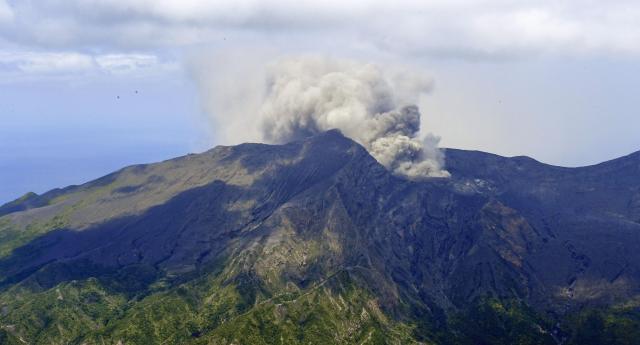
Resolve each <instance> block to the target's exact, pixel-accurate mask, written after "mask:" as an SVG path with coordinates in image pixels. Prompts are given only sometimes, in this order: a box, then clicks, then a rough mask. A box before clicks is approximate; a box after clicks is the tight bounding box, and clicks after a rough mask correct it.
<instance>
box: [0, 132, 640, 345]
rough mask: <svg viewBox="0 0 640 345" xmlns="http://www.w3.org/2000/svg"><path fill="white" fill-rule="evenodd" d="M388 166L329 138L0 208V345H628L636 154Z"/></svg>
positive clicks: (639, 238)
mask: <svg viewBox="0 0 640 345" xmlns="http://www.w3.org/2000/svg"><path fill="white" fill-rule="evenodd" d="M444 151H445V156H446V169H447V171H448V172H449V173H450V174H451V176H450V177H448V178H435V177H434V178H427V179H422V180H420V181H411V180H407V179H404V178H401V177H398V176H394V175H393V174H391V173H390V172H389V171H387V169H385V168H384V167H383V166H382V165H380V164H379V163H378V162H377V161H376V160H375V159H374V158H373V157H372V156H371V155H370V154H369V153H368V152H367V151H366V150H365V149H364V148H363V147H362V146H360V145H359V144H357V143H355V142H354V141H352V140H351V139H349V138H347V137H345V136H343V135H342V134H341V133H340V132H339V131H337V130H331V131H327V132H324V133H321V134H318V135H315V136H313V137H309V138H306V139H303V140H299V141H295V142H292V143H288V144H284V145H266V144H241V145H238V146H218V147H216V148H214V149H212V150H209V151H207V152H204V153H201V154H191V155H187V156H183V157H179V158H175V159H171V160H167V161H164V162H160V163H155V164H148V165H135V166H130V167H126V168H124V169H122V170H119V171H117V172H114V173H112V174H110V175H107V176H104V177H102V178H100V179H97V180H95V181H92V182H89V183H86V184H83V185H79V186H70V187H66V188H62V189H55V190H52V191H49V192H47V193H44V194H42V195H36V194H34V193H29V194H26V195H25V196H24V197H22V198H20V199H18V200H15V201H13V202H10V203H8V204H5V205H4V206H2V207H0V216H1V217H0V327H1V328H0V340H1V341H0V342H2V343H4V344H24V343H29V344H412V343H415V344H418V343H420V344H516V343H517V344H583V345H584V344H634V343H635V344H637V341H638V340H637V339H640V334H639V333H640V331H639V330H640V250H639V249H640V152H636V153H634V154H631V155H628V156H626V157H622V158H618V159H614V160H611V161H608V162H604V163H601V164H597V165H593V166H587V167H580V168H564V167H557V166H551V165H547V164H543V163H540V162H538V161H536V160H534V159H532V158H528V157H511V158H507V157H501V156H497V155H493V154H489V153H484V152H478V151H465V150H457V149H445V150H444Z"/></svg>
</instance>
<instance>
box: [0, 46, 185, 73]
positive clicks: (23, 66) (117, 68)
mask: <svg viewBox="0 0 640 345" xmlns="http://www.w3.org/2000/svg"><path fill="white" fill-rule="evenodd" d="M177 68H178V67H177V66H176V64H175V63H171V62H164V61H161V60H160V59H159V58H158V57H157V56H155V55H150V54H96V55H91V54H82V53H76V52H68V51H66V52H46V51H44V52H43V51H0V77H8V76H10V77H11V78H10V79H11V80H15V79H16V78H17V79H20V77H19V75H20V74H22V75H24V76H25V77H28V79H29V80H32V79H33V78H38V77H47V78H49V77H56V76H63V77H69V76H82V77H85V76H88V75H101V74H123V75H129V76H149V75H154V74H163V73H165V72H167V71H173V70H176V69H177Z"/></svg>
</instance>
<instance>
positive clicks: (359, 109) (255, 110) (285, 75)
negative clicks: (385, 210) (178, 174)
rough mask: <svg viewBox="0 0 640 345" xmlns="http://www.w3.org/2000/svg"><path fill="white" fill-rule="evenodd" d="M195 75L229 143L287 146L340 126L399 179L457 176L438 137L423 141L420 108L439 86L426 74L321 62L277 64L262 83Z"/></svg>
mask: <svg viewBox="0 0 640 345" xmlns="http://www.w3.org/2000/svg"><path fill="white" fill-rule="evenodd" d="M200 65H201V64H200ZM232 70H233V69H232ZM195 71H196V72H199V73H198V74H197V75H198V79H197V80H198V81H199V83H198V84H199V85H200V89H201V95H202V96H203V97H204V100H205V103H204V105H205V110H207V112H208V113H210V114H211V115H213V119H214V122H215V125H217V128H222V132H223V133H218V134H219V135H222V136H223V137H224V138H227V139H230V137H234V136H236V135H243V137H244V138H243V139H246V140H251V139H253V140H255V139H258V140H262V141H265V142H269V143H286V142H289V141H293V140H298V139H301V138H305V137H308V136H311V135H314V134H317V133H320V132H323V131H326V130H329V129H334V128H337V129H340V130H341V131H342V133H343V134H344V135H346V136H348V137H350V138H352V139H354V140H355V141H357V142H358V143H360V144H361V145H363V146H364V147H365V148H366V149H367V150H368V151H369V153H370V154H371V155H372V156H373V157H374V158H376V159H377V160H378V162H380V163H381V164H382V165H384V166H385V167H387V168H388V169H389V170H390V171H392V172H393V173H394V174H396V175H400V176H404V177H407V178H410V179H420V178H425V177H447V176H449V173H448V172H447V171H445V170H443V161H444V156H443V154H442V151H440V150H439V149H438V146H437V145H438V138H436V137H434V136H432V135H428V136H427V137H426V138H425V139H420V138H419V132H420V117H421V114H420V111H419V109H418V107H417V106H416V105H414V104H415V102H416V101H417V99H418V97H419V95H420V94H422V93H424V92H427V91H428V90H429V89H430V87H431V82H430V80H429V79H428V78H424V77H422V76H420V75H419V74H416V73H410V72H409V71H401V70H393V71H391V70H384V69H383V68H382V67H380V66H378V65H375V64H367V63H360V62H357V61H352V60H337V59H328V58H317V57H298V58H289V59H282V60H279V61H277V62H276V63H273V64H270V65H268V66H266V67H265V68H264V69H261V70H260V72H256V73H254V77H256V76H257V78H256V80H259V84H255V82H247V81H244V82H238V79H232V78H229V77H222V78H221V77H220V75H217V76H214V79H213V81H212V79H210V78H208V77H207V74H206V73H204V74H203V73H200V72H201V68H196V69H195ZM216 77H217V78H216ZM212 93H216V94H217V95H212ZM229 96H233V97H232V98H233V99H232V101H233V102H235V103H233V104H232V105H231V104H229V101H230V100H231V99H229V98H228V97H229ZM221 97H226V98H227V99H226V100H223V99H220V98H221ZM220 104H227V109H224V107H221V106H220ZM238 104H242V105H241V106H238ZM252 124H257V125H255V126H254V125H252ZM249 127H252V128H249ZM240 132H242V133H240ZM248 133H253V134H248ZM247 135H250V136H259V137H260V138H247V137H246V136H247Z"/></svg>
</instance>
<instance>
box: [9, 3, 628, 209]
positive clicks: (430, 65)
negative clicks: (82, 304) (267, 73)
mask: <svg viewBox="0 0 640 345" xmlns="http://www.w3.org/2000/svg"><path fill="white" fill-rule="evenodd" d="M638 17H640V4H638V3H637V2H636V1H616V2H615V3H614V2H610V3H609V2H602V1H506V0H486V1H457V0H456V1H419V2H418V1H415V2H414V1H398V2H393V5H391V4H390V3H389V2H382V1H366V2H365V1H353V2H337V1H336V2H333V1H323V2H316V3H313V2H304V3H302V2H294V1H239V2H228V1H225V2H221V1H198V0H182V1H178V0H157V1H151V0H129V1H116V0H40V1H12V0H0V203H3V202H6V201H9V200H12V199H14V198H17V197H19V196H20V195H22V194H24V193H26V192H28V191H35V192H37V193H42V192H45V191H47V190H49V189H51V188H54V187H63V186H66V185H69V184H79V183H83V182H86V181H88V180H91V179H94V178H97V177H99V176H102V175H104V174H107V173H109V172H111V171H113V170H116V169H118V168H121V167H123V166H125V165H129V164H134V163H145V162H154V161H158V160H162V159H168V158H171V157H174V156H177V155H182V154H186V153H189V152H200V151H203V150H206V149H207V148H209V147H211V146H213V145H216V144H227V143H234V142H233V140H230V139H229V138H224V137H223V136H222V135H220V133H221V132H223V131H224V127H225V123H224V122H223V121H219V119H220V118H223V119H224V116H226V115H224V114H223V115H222V116H220V115H217V116H215V117H216V118H217V119H218V121H217V122H211V121H210V118H211V114H209V112H211V109H210V108H211V107H208V106H207V103H208V102H211V99H213V100H214V101H215V100H219V99H220V97H209V96H210V95H209V94H208V93H211V92H223V93H224V95H225V97H226V102H225V104H231V105H234V104H239V105H242V104H243V103H245V102H248V101H249V100H248V98H250V95H247V97H243V95H242V94H241V93H239V92H231V91H234V90H235V89H234V87H235V86H234V85H236V84H235V82H234V80H235V79H240V78H242V79H250V78H251V77H252V73H249V72H248V71H253V69H254V68H255V65H256V64H260V63H268V62H269V61H271V60H273V59H277V58H278V57H280V56H289V55H297V54H307V55H309V54H312V55H322V56H332V57H338V58H351V59H358V60H361V61H367V62H369V61H371V62H375V63H378V64H382V65H403V66H410V68H411V69H413V70H415V71H416V72H419V73H425V74H427V75H429V76H430V77H431V78H432V80H433V88H432V90H431V91H430V92H429V93H428V94H426V95H424V97H422V98H421V100H420V104H419V105H420V107H421V109H422V112H423V131H424V132H432V133H435V134H436V135H439V136H441V137H442V141H441V143H440V144H441V146H444V147H458V148H465V149H478V150H484V151H490V152H494V153H498V154H503V155H529V156H532V157H534V158H536V159H539V160H541V161H543V162H547V163H552V164H558V165H567V166H578V165H587V164H593V163H597V162H600V161H603V160H607V159H612V158H615V157H618V156H621V155H624V154H628V153H631V152H633V151H637V150H640V135H639V134H640V114H639V112H638V109H640V97H637V90H640V78H638V76H640V59H639V58H640V23H638V21H637V18H638ZM229 52H232V53H229ZM221 56H227V57H228V56H233V57H239V58H232V59H229V58H227V59H226V60H225V59H224V58H220V57H221ZM227 60H235V61H227ZM194 61H206V63H204V64H197V63H194ZM222 76H224V78H223V77H222ZM202 78H210V79H216V78H218V79H219V80H218V84H220V83H222V84H223V85H228V90H227V89H225V90H219V89H216V90H211V89H208V88H204V89H203V87H202V85H203V84H202V80H201V79H202ZM136 91H137V93H136ZM227 102H228V103H227ZM213 108H215V109H217V108H216V107H213ZM247 130H249V129H247ZM223 138H224V139H223Z"/></svg>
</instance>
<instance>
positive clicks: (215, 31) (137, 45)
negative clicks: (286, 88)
mask: <svg viewBox="0 0 640 345" xmlns="http://www.w3.org/2000/svg"><path fill="white" fill-rule="evenodd" d="M1 1H3V0H0V17H1V13H2V8H3V2H1ZM13 6H14V8H13V10H12V11H11V10H10V9H9V13H11V12H13V14H12V16H13V17H14V21H13V24H12V25H9V26H5V27H4V29H3V30H2V31H1V32H0V35H2V36H4V37H5V38H7V39H10V40H12V41H14V42H17V43H19V44H24V45H35V46H47V47H56V48H57V49H75V48H85V49H86V48H89V49H101V50H104V49H108V50H112V51H119V50H140V49H147V48H150V47H152V48H166V47H175V46H184V45H192V44H206V43H212V42H215V43H218V42H220V40H221V39H222V38H223V37H225V36H226V35H235V36H238V35H241V34H247V33H251V34H254V35H265V36H267V35H268V36H269V37H270V38H273V37H289V36H293V35H313V36H314V37H318V36H321V37H324V38H326V37H329V38H331V39H333V40H336V41H340V40H347V39H349V40H350V39H352V38H353V37H361V38H364V39H365V40H367V41H370V42H371V43H372V44H374V45H375V46H377V47H378V48H379V49H382V50H387V51H393V52H395V53H398V54H400V53H403V52H404V53H414V54H432V55H446V56H456V57H485V58H486V57H489V58H491V57H504V56H511V57H513V56H530V55H531V54H560V55H584V54H596V55H619V54H623V55H632V56H638V55H640V43H638V42H640V22H639V21H638V20H637V18H638V17H640V3H639V2H637V1H616V2H603V1H595V0H586V1H578V0H574V1H550V0H549V1H547V0H543V1H522V0H520V1H515V0H512V1H509V0H480V1H455V0H454V1H442V0H436V1H433V0H432V1H406V0H404V1H402V0H400V1H394V2H393V3H391V2H387V1H379V0H374V1H364V0H358V1H322V2H320V1H317V2H313V3H310V2H301V1H292V0H281V1H258V0H240V1H204V0H155V1H153V0H129V1H119V0H40V1H37V2H36V1H29V2H15V3H14V5H13ZM4 7H5V10H4V11H5V12H7V10H8V7H7V6H6V4H4ZM254 39H255V37H254ZM255 40H256V41H258V40H259V38H258V39H255Z"/></svg>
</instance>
